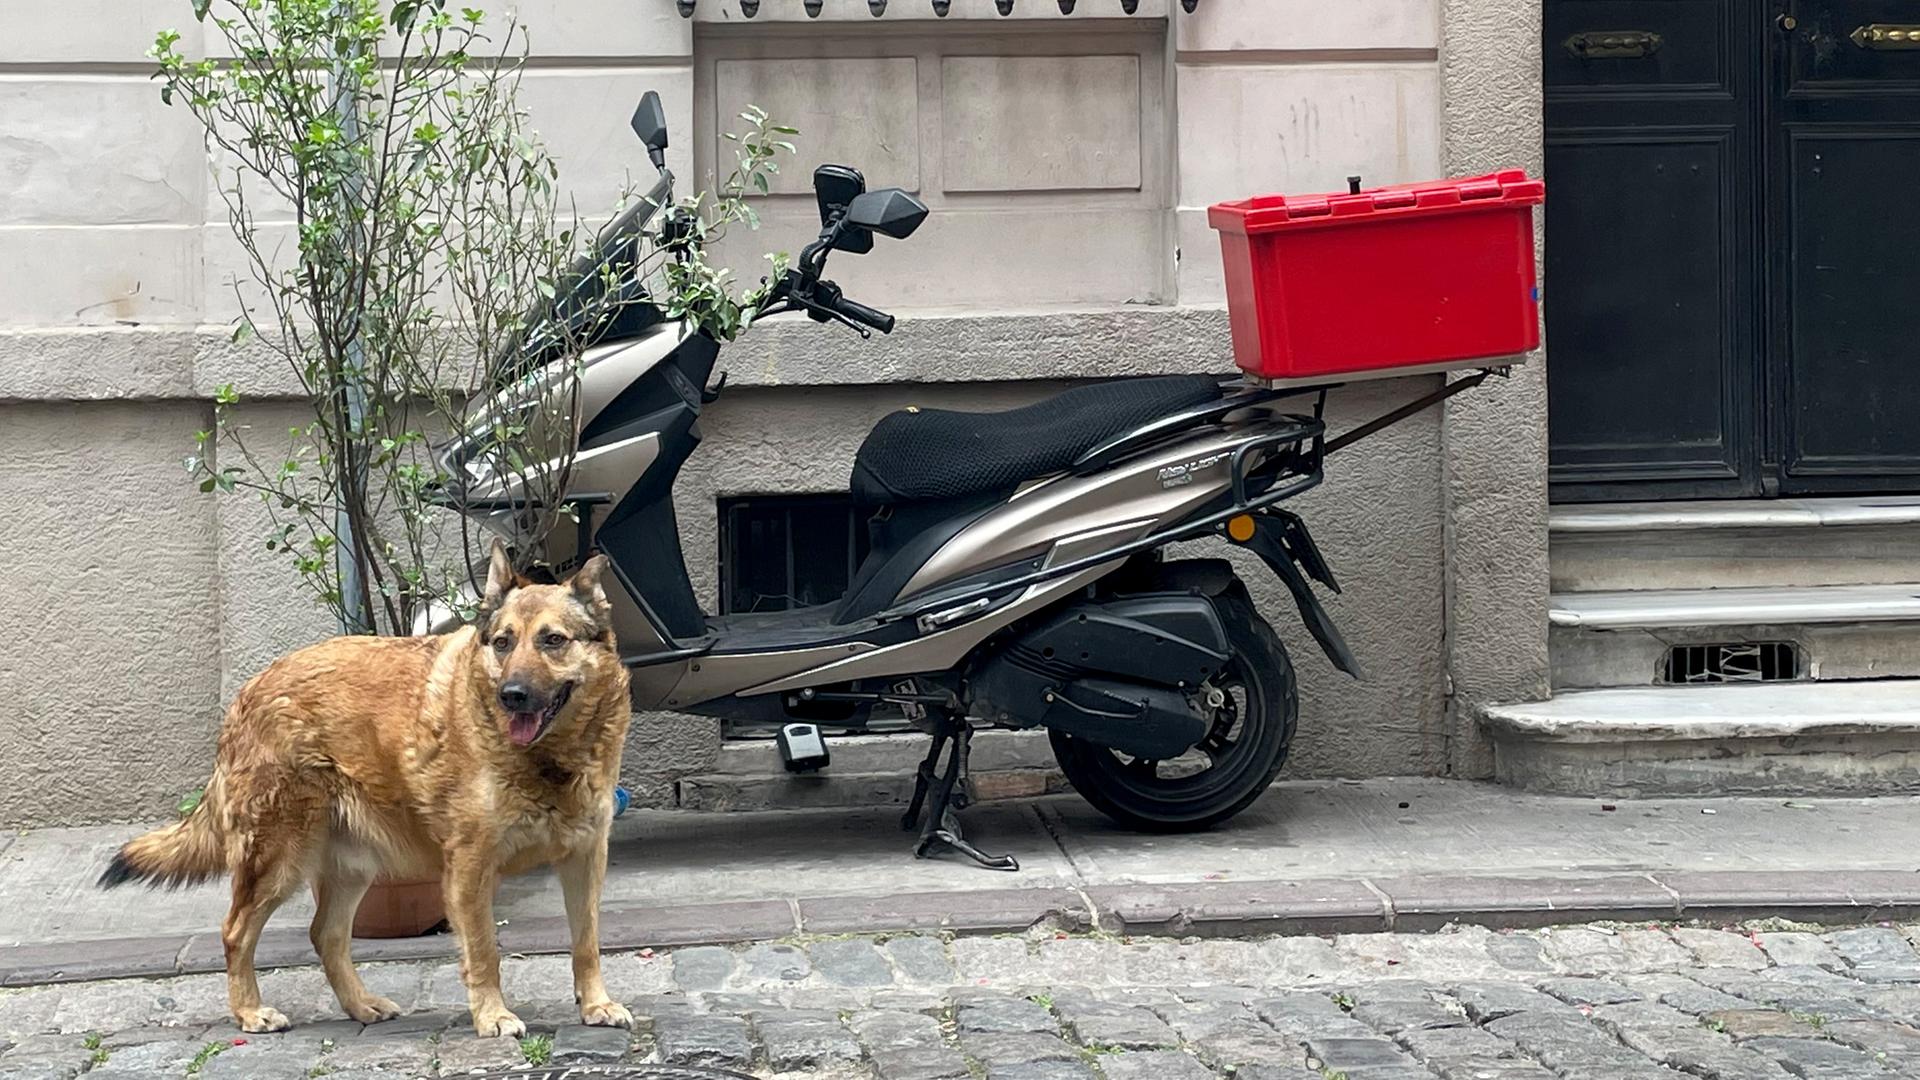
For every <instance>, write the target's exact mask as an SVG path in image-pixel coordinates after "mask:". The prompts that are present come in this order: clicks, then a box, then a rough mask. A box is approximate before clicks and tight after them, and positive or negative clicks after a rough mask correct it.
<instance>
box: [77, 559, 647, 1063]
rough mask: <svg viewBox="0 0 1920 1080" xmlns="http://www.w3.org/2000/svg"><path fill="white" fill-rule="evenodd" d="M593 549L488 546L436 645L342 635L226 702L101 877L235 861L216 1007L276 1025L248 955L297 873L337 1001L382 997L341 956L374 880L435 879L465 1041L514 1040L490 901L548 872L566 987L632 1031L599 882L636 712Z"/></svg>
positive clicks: (365, 1002)
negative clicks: (461, 609)
mask: <svg viewBox="0 0 1920 1080" xmlns="http://www.w3.org/2000/svg"><path fill="white" fill-rule="evenodd" d="M605 570H606V558H605V557H604V556H595V557H594V558H592V559H590V560H588V561H587V563H586V565H585V566H583V567H582V568H581V569H580V571H579V573H577V574H575V575H574V576H573V578H572V579H571V580H570V581H568V582H567V583H565V584H563V585H534V584H531V583H529V582H528V581H527V580H526V579H525V578H521V577H519V576H517V575H516V574H515V573H514V571H513V567H512V564H511V563H510V562H509V561H508V559H507V556H506V553H505V551H504V550H503V549H502V548H501V547H500V545H499V544H498V543H496V544H495V545H494V549H493V558H492V561H491V564H490V567H489V570H488V575H487V590H486V596H485V599H484V601H483V602H482V605H481V610H480V616H479V618H478V619H477V620H476V622H475V625H474V626H470V627H466V628H463V629H461V630H458V631H456V632H454V633H451V634H446V635H442V636H437V637H417V638H372V637H343V638H335V639H333V640H331V641H326V642H322V643H321V644H318V645H314V646H311V647H309V648H306V649H302V650H300V651H298V652H295V653H293V654H291V655H289V656H286V657H283V658H281V659H280V660H278V661H276V662H274V663H273V665H272V666H270V667H268V668H267V669H266V670H265V671H263V672H261V673H260V674H259V675H257V676H255V677H254V678H253V679H252V681H250V682H248V683H247V685H246V686H244V687H242V688H241V690H240V693H239V696H238V697H236V698H235V699H234V702H233V707H232V708H231V709H229V710H228V712H227V719H226V725H225V727H224V728H223V729H222V730H221V733H220V748H219V754H218V757H217V759H216V762H215V765H214V771H213V778H212V779H211V780H210V781H209V782H208V783H207V789H206V795H205V797H204V798H203V799H202V800H201V802H200V805H199V806H197V807H196V808H194V810H193V812H192V813H190V814H189V815H187V817H186V818H185V819H184V820H182V821H181V822H179V823H178V824H174V825H170V826H167V827H166V828H163V829H160V830H158V831H156V832H151V833H148V834H147V835H145V836H142V837H140V838H139V839H137V840H134V841H133V842H131V843H129V844H127V845H126V846H125V847H123V848H121V849H120V852H119V854H118V855H116V856H115V857H114V860H113V864H112V865H111V866H110V867H108V869H107V871H106V873H104V874H102V875H101V878H100V884H101V886H102V887H107V888H110V887H112V886H114V885H118V884H121V883H122V882H125V881H129V880H132V879H136V878H137V879H141V880H144V881H147V882H148V883H150V884H153V885H165V886H169V887H172V886H178V885H183V884H189V883H194V882H199V881H204V880H206V879H208V878H210V877H213V876H214V875H216V874H219V873H220V872H222V871H226V872H228V873H231V874H232V875H233V906H232V907H231V908H230V909H229V910H228V912H227V918H226V922H225V923H224V924H223V926H222V928H221V940H222V942H223V943H224V944H225V946H226V954H227V1001H228V1004H229V1006H230V1007H231V1008H232V1010H233V1017H234V1019H235V1020H237V1021H239V1024H240V1027H241V1029H242V1030H244V1031H254V1032H260V1031H279V1030H282V1029H284V1028H286V1027H287V1026H288V1023H287V1018H286V1017H285V1016H284V1015H282V1014H281V1013H280V1012H279V1011H278V1010H277V1009H273V1008H271V1007H268V1006H266V1005H262V1004H261V1003H260V985H259V982H258V981H257V980H256V979H255V978H254V970H253V950H254V944H255V943H256V942H257V941H258V940H259V938H260V930H261V927H262V926H264V925H265V924H266V921H267V917H268V916H269V915H271V914H272V913H273V910H274V908H275V907H277V906H278V905H279V904H280V903H281V901H283V900H285V899H286V898H287V896H288V894H290V893H292V892H293V890H294V889H296V888H298V887H299V886H300V883H301V882H303V881H304V882H307V883H308V884H310V885H311V886H312V887H313V896H314V908H315V910H314V916H313V927H312V938H313V947H314V951H315V952H317V953H319V954H320V961H321V963H322V964H323V965H324V966H325V968H326V972H327V981H328V982H329V983H331V984H332V986H333V992H334V994H335V996H337V997H338V998H339V999H340V1005H341V1007H342V1008H344V1009H345V1010H346V1011H347V1014H348V1015H350V1016H352V1017H353V1018H354V1019H356V1020H360V1021H363V1022H366V1023H373V1022H375V1021H378V1020H387V1019H390V1018H392V1017H393V1016H395V1015H397V1014H398V1013H399V1008H398V1007H397V1006H395V1005H394V1004H393V1002H391V1001H388V1000H386V999H385V998H381V997H377V996H375V995H373V994H371V993H369V992H368V990H367V988H366V986H365V985H364V984H362V983H361V981H360V977H359V975H357V974H356V973H355V972H354V970H353V960H352V957H351V956H350V955H349V942H350V938H351V936H352V933H351V932H352V926H353V914H354V910H355V909H356V908H358V907H359V905H360V900H361V897H363V896H364V895H365V894H366V891H367V888H368V886H369V885H370V884H372V882H373V880H374V878H375V877H376V876H379V875H381V874H387V875H391V876H394V877H411V876H422V875H429V874H433V873H439V874H440V875H441V882H442V888H443V889H444V890H445V894H446V901H447V914H448V919H449V921H450V922H451V923H452V925H453V929H454V932H455V933H456V934H458V935H459V939H460V951H461V964H460V972H461V977H462V979H463V980H464V981H465V982H466V985H467V1001H468V1004H469V1006H470V1007H471V1008H472V1011H473V1027H474V1030H475V1031H476V1032H477V1033H478V1034H479V1035H480V1036H481V1037H482V1038H486V1037H491V1036H496V1035H513V1036H519V1035H524V1034H526V1026H525V1025H524V1024H522V1023H521V1022H520V1019H519V1018H518V1017H516V1016H514V1015H513V1013H512V1012H510V1011H509V1010H508V1009H507V1006H506V1002H505V1000H504V999H502V997H501V995H500V949H499V945H498V943H497V942H496V940H495V937H494V921H493V895H494V889H495V886H496V885H497V884H498V882H499V880H500V878H501V876H502V875H505V874H513V873H518V872H521V871H523V870H528V869H531V868H533V867H536V866H541V865H546V864H551V865H553V866H554V868H555V869H556V871H557V873H558V875H559V878H560V884H561V887H562V890H563V891H564V893H565V896H566V907H567V922H568V925H569V927H570V928H571V930H572V938H573V987H574V997H575V999H576V1000H577V1001H578V1002H579V1004H580V1016H581V1019H582V1020H584V1021H585V1022H587V1023H589V1024H602V1025H609V1026H615V1027H627V1026H629V1025H630V1024H631V1023H632V1022H633V1018H632V1016H631V1015H630V1014H629V1013H628V1012H627V1009H626V1007H625V1006H623V1005H621V1004H619V1003H617V1002H615V1001H613V1000H612V999H611V998H609V997H608V996H607V989H606V985H605V984H604V983H603V982H602V981H601V979H600V941H599V902H600V886H601V883H602V881H603V880H604V879H605V876H606V868H607V829H608V826H609V823H610V822H611V820H612V816H613V788H614V781H615V779H616V777H617V776H618V775H619V771H620V751H621V748H622V746H623V745H624V743H625V740H626V734H627V726H628V723H629V721H630V719H631V709H630V706H629V703H628V698H627V672H626V668H625V667H623V666H622V665H621V663H620V656H619V653H618V651H617V650H616V648H615V647H614V640H613V630H612V622H611V619H612V613H611V611H610V610H609V608H608V606H607V596H606V593H605V592H604V591H603V590H602V588H601V584H600V578H601V575H602V573H603V572H604V571H605Z"/></svg>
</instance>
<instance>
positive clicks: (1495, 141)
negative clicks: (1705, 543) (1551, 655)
mask: <svg viewBox="0 0 1920 1080" xmlns="http://www.w3.org/2000/svg"><path fill="white" fill-rule="evenodd" d="M1443 25H1444V27H1445V31H1444V32H1445V43H1444V47H1443V58H1442V61H1441V70H1442V75H1443V81H1444V85H1445V87H1446V150H1447V167H1448V169H1449V171H1450V172H1452V173H1453V174H1454V175H1470V174H1473V173H1478V172H1488V171H1491V170H1493V169H1497V168H1502V167H1510V166H1520V167H1523V168H1525V169H1527V170H1528V171H1529V172H1531V173H1533V174H1535V175H1539V174H1540V173H1541V172H1542V171H1543V170H1544V160H1543V158H1544V154H1543V144H1542V131H1541V125H1542V112H1541V108H1542V98H1541V84H1540V4H1539V2H1538V0H1446V6H1445V18H1444V21H1443ZM1551 180H1552V178H1551V177H1548V181H1549V185H1551ZM1549 194H1551V191H1549ZM1538 224H1539V222H1538V221H1537V220H1536V226H1538ZM1543 265H1544V264H1543ZM1541 284H1542V288H1543V290H1544V296H1545V302H1546V303H1552V302H1553V299H1552V297H1553V283H1552V282H1548V281H1544V280H1543V281H1542V283H1541ZM1441 440H1442V445H1443V447H1444V450H1445V454H1444V460H1445V462H1446V472H1445V492H1446V504H1445V505H1446V537H1447V617H1446V632H1447V665H1448V670H1449V672H1450V674H1451V676H1452V700H1451V702H1450V705H1449V709H1448V731H1449V734H1450V739H1451V744H1452V745H1451V749H1450V752H1449V755H1448V757H1449V764H1450V768H1451V770H1452V771H1453V772H1454V773H1455V774H1456V775H1461V776H1469V777H1491V776H1492V775H1493V748H1492V744H1491V743H1490V741H1489V740H1488V739H1487V737H1486V736H1485V734H1484V733H1483V732H1481V730H1480V726H1479V722H1480V717H1481V715H1482V712H1483V710H1484V709H1485V707H1486V706H1487V705H1488V704H1491V703H1494V702H1501V701H1530V700H1537V699H1539V698H1544V697H1546V696H1547V679H1548V667H1547V592H1548V584H1547V582H1548V575H1547V363H1546V357H1545V355H1544V353H1536V354H1535V355H1534V356H1533V357H1532V358H1530V360H1529V361H1528V363H1527V364H1526V365H1524V366H1522V367H1520V368H1517V369H1515V371H1514V376H1513V378H1512V379H1511V380H1508V381H1504V382H1500V383H1497V384H1489V386H1486V387H1482V388H1480V389H1479V390H1476V391H1470V392H1468V393H1465V394H1462V395H1461V396H1459V397H1457V398H1454V399H1453V401H1452V402H1451V403H1449V405H1448V406H1447V408H1446V413H1445V418H1444V420H1443V427H1442V434H1441Z"/></svg>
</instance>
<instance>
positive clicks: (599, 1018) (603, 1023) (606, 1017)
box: [580, 1001, 633, 1028]
mask: <svg viewBox="0 0 1920 1080" xmlns="http://www.w3.org/2000/svg"><path fill="white" fill-rule="evenodd" d="M580 1022H581V1023H583V1024H590V1025H592V1026H594V1027H617V1028H630V1027H632V1026H633V1014H632V1013H630V1012H628V1011H627V1007H626V1006H625V1005H622V1004H620V1003H619V1002H617V1001H601V1002H596V1003H594V1004H592V1005H582V1006H580Z"/></svg>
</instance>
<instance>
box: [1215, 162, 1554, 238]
mask: <svg viewBox="0 0 1920 1080" xmlns="http://www.w3.org/2000/svg"><path fill="white" fill-rule="evenodd" d="M1546 193H1547V186H1546V184H1545V182H1543V181H1540V180H1533V179H1529V178H1528V177H1527V174H1526V170H1524V169H1502V170H1500V171H1499V172H1495V173H1488V174H1487V175H1485V176H1470V177H1464V178H1460V179H1454V180H1426V181H1422V182H1420V183H1417V184H1395V185H1392V186H1390V187H1378V188H1369V189H1367V190H1365V191H1360V192H1345V191H1341V192H1334V193H1329V194H1325V195H1255V196H1254V197H1253V198H1251V199H1239V200H1237V201H1234V202H1223V203H1215V204H1214V205H1213V206H1212V207H1210V208H1208V210H1207V221H1208V223H1210V224H1211V225H1212V226H1213V227H1214V228H1215V229H1220V230H1222V231H1227V232H1240V233H1261V232H1270V231H1272V230H1274V229H1284V228H1289V227H1314V226H1325V225H1331V224H1335V223H1348V222H1352V223H1355V224H1357V223H1359V222H1360V221H1362V220H1366V219H1371V218H1383V217H1387V216H1391V217H1395V218H1398V217H1416V216H1421V215H1425V214H1440V213H1456V212H1459V211H1461V210H1482V209H1494V208H1497V207H1510V206H1533V205H1536V204H1538V203H1540V202H1543V201H1545V199H1546Z"/></svg>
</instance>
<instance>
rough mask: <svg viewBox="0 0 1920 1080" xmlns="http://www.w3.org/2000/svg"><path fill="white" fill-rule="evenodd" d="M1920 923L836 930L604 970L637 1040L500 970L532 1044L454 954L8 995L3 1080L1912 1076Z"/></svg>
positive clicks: (551, 964)
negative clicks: (579, 1068) (335, 980)
mask: <svg viewBox="0 0 1920 1080" xmlns="http://www.w3.org/2000/svg"><path fill="white" fill-rule="evenodd" d="M1917 939H1920V929H1916V928H1914V927H1899V926H1891V925H1869V926H1863V927H1854V928H1847V929H1838V930H1819V929H1815V928H1810V927H1800V928H1788V927H1784V926H1774V925H1756V926H1749V927H1742V928H1735V929H1734V930H1731V931H1729V930H1717V929H1700V928H1690V927H1673V926H1647V925H1636V926H1612V927H1572V928H1555V929H1547V930H1538V931H1519V932H1510V933H1497V932H1493V931H1489V930H1485V929H1481V928H1478V927H1467V928H1454V929H1450V930H1448V931H1446V932H1442V933H1438V934H1431V935H1417V934H1363V935H1348V936H1339V937H1333V938H1322V937H1280V938H1267V939H1263V940H1247V941H1232V940H1187V941H1173V940H1154V939H1139V940H1126V939H1121V938H1115V937H1111V936H1107V935H1101V934H1095V935H1086V934H1072V933H1058V932H1046V933H1038V932H1036V933H1033V934H1029V935H1027V936H1024V937H962V938H958V939H952V940H947V939H943V938H942V937H938V936H921V935H904V936H895V937H892V938H887V939H874V938H866V937H842V938H823V939H812V940H804V941H787V942H774V943H761V944H755V945H751V946H745V947H742V948H737V949H725V948H717V947H702V948H688V949H681V950H676V951H672V952H664V951H663V952H659V953H655V952H653V951H651V950H643V951H640V952H627V953H618V954H610V955H609V956H608V957H607V968H608V981H609V983H610V985H611V987H612V988H613V990H614V992H615V994H616V996H618V997H621V998H622V999H623V1000H625V1001H627V1002H629V1003H630V1004H631V1005H632V1006H633V1008H634V1012H635V1015H636V1017H638V1019H637V1020H636V1028H635V1030H634V1031H633V1032H631V1033H628V1032H624V1031H618V1030H613V1029H595V1028H585V1027H581V1026H579V1025H577V1024H575V1023H570V1022H569V1021H570V1020H571V1019H572V1017H571V1016H570V1013H569V1010H568V1009H567V1008H566V1004H567V1003H568V1002H570V1000H571V988H570V984H569V979H570V976H569V974H568V971H569V969H568V962H567V960H566V958H565V957H559V956H540V957H525V958H514V959H511V960H510V961H509V962H508V970H507V974H506V986H507V991H508V995H509V998H510V999H512V1000H515V1001H520V1002H526V1003H528V1004H527V1005H525V1006H524V1007H523V1009H522V1016H523V1018H525V1019H526V1020H528V1021H529V1026H530V1027H531V1028H532V1029H533V1030H534V1032H535V1034H534V1035H533V1036H532V1037H530V1038H528V1039H526V1040H522V1041H518V1042H516V1041H512V1040H504V1039H495V1040H486V1041H482V1040H477V1039H475V1038H474V1037H473V1036H472V1034H471V1032H470V1030H469V1029H467V1028H466V1018H465V1013H464V1009H463V1008H462V1005H463V1004H464V993H463V991H462V989H461V987H460V985H459V979H458V975H457V972H456V969H455V967H454V965H452V964H378V965H369V966H367V968H366V977H367V981H368V983H369V985H370V986H371V987H372V989H373V990H374V991H375V992H376V993H380V994H384V995H387V996H389V997H391V998H393V999H394V1000H396V1001H397V1002H399V1003H400V1004H401V1006H402V1007H403V1008H406V1009H407V1010H408V1013H407V1015H405V1016H403V1017H402V1018H401V1019H398V1020H395V1021H391V1022H388V1023H385V1024H379V1025H375V1026H372V1027H366V1028H363V1027H362V1026H361V1025H359V1024H356V1023H352V1022H349V1021H344V1020H342V1019H340V1018H339V1016H338V1013H337V1011H336V1009H335V1005H334V1002H333V1000H332V997H331V994H330V993H329V992H328V990H327V988H326V985H325V982H324V980H323V979H322V978H321V976H320V974H319V972H318V971H317V970H315V969H311V968H295V969H287V970H281V971H275V972H270V973H268V974H267V975H266V976H265V977H264V984H265V991H266V998H267V1000H268V1001H269V1002H270V1003H273V1004H275V1005H277V1006H278V1007H279V1008H281V1009H282V1010H283V1011H285V1012H286V1013H288V1014H289V1015H290V1016H291V1017H292V1018H293V1019H294V1021H295V1023H296V1025H298V1026H296V1027H295V1028H294V1029H293V1030H292V1031H290V1032H287V1033H285V1034H280V1035H268V1036H240V1035H238V1034H237V1033H236V1032H235V1031H234V1030H233V1028H232V1026H231V1025H230V1023H228V1021H227V1020H226V1018H225V1015H224V1013H225V1010H224V1005H223V993H224V982H223V980H222V979H221V978H220V977H219V976H215V975H195V976H184V977H179V978H173V979H163V980H119V981H107V982H94V983H71V984H64V985H56V986H47V987H37V988H25V989H20V990H13V991H7V992H4V994H3V995H0V1032H4V1033H5V1039H6V1041H7V1043H8V1044H9V1048H8V1049H7V1050H6V1052H5V1053H4V1055H0V1077H4V1078H8V1080H27V1078H33V1080H39V1078H55V1077H72V1076H75V1075H78V1074H81V1073H85V1074H86V1075H88V1076H91V1077H96V1078H134V1077H140V1078H151V1077H178V1076H190V1075H193V1076H201V1077H206V1078H209V1080H217V1078H221V1077H235V1078H249V1080H281V1078H305V1077H311V1076H323V1075H324V1076H333V1077H337V1078H339V1080H359V1078H370V1077H423V1076H436V1075H437V1076H458V1075H464V1074H467V1073H470V1072H475V1071H480V1070H483V1069H488V1068H505V1067H511V1066H515V1065H521V1064H524V1063H526V1062H533V1063H536V1064H537V1063H546V1062H553V1063H560V1062H577V1063H608V1062H614V1061H625V1062H646V1061H659V1062H667V1063H673V1064H686V1065H705V1066H715V1067H721V1068H729V1069H734V1070H738V1071H741V1072H749V1073H752V1074H754V1075H756V1076H789V1075H792V1076H813V1077H821V1078H828V1077H831V1078H833V1080H843V1078H854V1077H863V1078H865V1077H877V1078H878V1080H949V1078H951V1080H959V1078H964V1077H981V1076H984V1077H986V1078H987V1080H1095V1078H1100V1077H1104V1078H1105V1080H1205V1078H1208V1077H1221V1076H1233V1077H1236V1078H1240V1080H1310V1078H1316V1077H1317V1078H1333V1077H1343V1076H1344V1077H1345V1078H1346V1080H1432V1078H1434V1077H1438V1078H1441V1080H1552V1078H1555V1077H1562V1078H1566V1080H1642V1078H1645V1080H1654V1078H1660V1077H1664V1078H1668V1080H1678V1078H1679V1077H1680V1076H1682V1075H1689V1076H1694V1077H1702V1078H1706V1080H1789V1078H1793V1077H1800V1078H1806V1080H1854V1078H1866V1077H1892V1076H1908V1077H1920V953H1916V951H1915V944H1916V940H1917Z"/></svg>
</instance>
